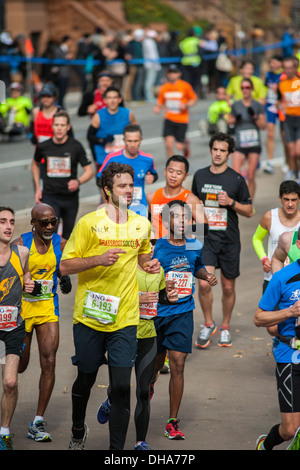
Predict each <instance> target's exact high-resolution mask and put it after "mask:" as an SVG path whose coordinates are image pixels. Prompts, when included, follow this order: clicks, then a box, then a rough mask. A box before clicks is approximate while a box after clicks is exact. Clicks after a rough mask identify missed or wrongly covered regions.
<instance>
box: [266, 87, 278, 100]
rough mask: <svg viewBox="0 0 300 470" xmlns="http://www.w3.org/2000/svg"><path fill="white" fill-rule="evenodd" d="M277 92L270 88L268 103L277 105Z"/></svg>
mask: <svg viewBox="0 0 300 470" xmlns="http://www.w3.org/2000/svg"><path fill="white" fill-rule="evenodd" d="M277 99H278V98H277V91H274V89H273V88H268V93H267V103H270V104H276V103H277Z"/></svg>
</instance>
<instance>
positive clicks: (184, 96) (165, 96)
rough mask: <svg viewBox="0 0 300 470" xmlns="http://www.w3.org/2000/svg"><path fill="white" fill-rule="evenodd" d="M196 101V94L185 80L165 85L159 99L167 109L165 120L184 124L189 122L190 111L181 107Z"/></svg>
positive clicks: (160, 91)
mask: <svg viewBox="0 0 300 470" xmlns="http://www.w3.org/2000/svg"><path fill="white" fill-rule="evenodd" d="M194 99H197V95H196V93H195V92H194V90H193V88H192V86H191V85H190V84H189V83H187V82H185V81H184V80H177V81H176V82H175V83H170V82H167V83H164V84H163V85H162V86H161V88H160V90H159V94H158V97H157V101H158V103H159V104H160V105H161V106H165V108H166V112H165V119H169V120H170V121H173V122H180V123H183V124H187V123H188V122H189V111H188V109H184V110H181V108H180V105H181V103H183V104H186V103H187V102H188V101H190V100H194Z"/></svg>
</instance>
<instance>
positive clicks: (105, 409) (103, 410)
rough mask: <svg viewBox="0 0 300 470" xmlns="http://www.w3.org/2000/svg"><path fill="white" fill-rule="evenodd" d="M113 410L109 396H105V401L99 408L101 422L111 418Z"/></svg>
mask: <svg viewBox="0 0 300 470" xmlns="http://www.w3.org/2000/svg"><path fill="white" fill-rule="evenodd" d="M110 410H111V404H110V403H109V399H108V397H106V398H105V400H104V402H103V403H101V405H100V406H99V408H98V411H97V420H98V422H99V423H100V424H105V423H107V421H108V420H109V415H110Z"/></svg>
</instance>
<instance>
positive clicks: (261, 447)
mask: <svg viewBox="0 0 300 470" xmlns="http://www.w3.org/2000/svg"><path fill="white" fill-rule="evenodd" d="M266 437H267V435H266V434H262V435H261V436H259V438H258V439H257V441H256V446H255V450H266V449H265V446H264V442H265V439H266Z"/></svg>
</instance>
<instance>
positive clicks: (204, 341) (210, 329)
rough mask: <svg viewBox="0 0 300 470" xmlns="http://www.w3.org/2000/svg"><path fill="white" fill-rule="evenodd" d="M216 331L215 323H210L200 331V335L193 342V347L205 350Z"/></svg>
mask: <svg viewBox="0 0 300 470" xmlns="http://www.w3.org/2000/svg"><path fill="white" fill-rule="evenodd" d="M216 331H217V327H216V324H215V323H212V324H211V325H210V326H205V325H204V327H203V328H202V330H201V331H200V334H199V336H198V338H197V341H196V342H195V345H196V346H198V348H207V346H209V343H210V338H211V337H212V336H213V335H214V334H215V332H216Z"/></svg>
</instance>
